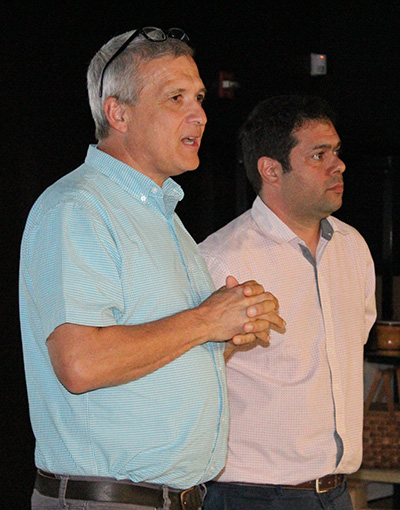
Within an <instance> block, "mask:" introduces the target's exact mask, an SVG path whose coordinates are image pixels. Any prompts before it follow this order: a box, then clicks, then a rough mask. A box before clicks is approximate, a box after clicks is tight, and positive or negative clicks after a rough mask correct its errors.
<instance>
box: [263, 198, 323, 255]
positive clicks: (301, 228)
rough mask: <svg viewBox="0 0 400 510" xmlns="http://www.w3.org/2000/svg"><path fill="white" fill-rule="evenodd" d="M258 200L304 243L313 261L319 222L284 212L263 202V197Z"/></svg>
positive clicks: (282, 209)
mask: <svg viewBox="0 0 400 510" xmlns="http://www.w3.org/2000/svg"><path fill="white" fill-rule="evenodd" d="M260 198H261V199H262V201H263V202H264V203H265V204H266V205H267V206H268V207H269V209H271V211H272V212H273V213H274V214H276V216H278V218H279V219H280V220H281V221H283V223H285V225H287V226H288V227H289V228H290V230H292V231H293V232H294V233H295V234H296V235H297V236H298V237H299V238H300V239H302V240H303V241H304V242H305V243H306V245H307V247H308V249H309V250H310V252H311V254H312V256H313V257H314V259H315V256H316V252H317V246H318V243H319V238H320V220H319V219H314V218H303V217H298V216H297V215H295V214H294V213H293V212H292V211H290V210H286V209H285V208H283V207H280V206H279V205H277V204H273V203H271V201H268V200H265V197H262V196H260Z"/></svg>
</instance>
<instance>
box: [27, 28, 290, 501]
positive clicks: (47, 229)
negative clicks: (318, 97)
mask: <svg viewBox="0 0 400 510" xmlns="http://www.w3.org/2000/svg"><path fill="white" fill-rule="evenodd" d="M187 41H188V37H187V36H186V34H185V33H184V32H183V31H182V30H179V29H171V30H169V31H167V32H165V31H163V30H161V29H158V28H154V27H148V28H143V29H140V30H134V31H133V32H129V33H126V34H122V35H120V36H117V37H115V38H113V39H112V40H111V41H109V42H108V43H107V44H106V45H104V46H103V47H102V48H101V49H100V51H99V52H98V53H97V54H96V55H95V56H94V58H93V60H92V62H91V64H90V67H89V70H88V90H89V98H90V105H91V109H92V114H93V118H94V120H95V124H96V136H97V138H98V140H99V142H98V144H97V145H92V146H90V147H89V151H88V154H87V157H86V160H85V163H84V164H83V165H81V166H80V167H79V168H78V169H76V170H75V171H74V172H71V173H70V174H68V175H66V176H65V177H63V178H62V179H60V180H59V181H58V182H56V183H55V184H53V185H52V186H50V187H49V188H48V189H47V190H46V191H45V192H44V193H43V194H42V195H41V197H40V198H39V199H38V200H37V202H36V204H35V205H34V206H33V208H32V210H31V212H30V215H29V218H28V221H27V224H26V228H25V232H24V236H23V241H22V247H21V270H20V310H21V329H22V339H23V348H24V360H25V369H26V380H27V387H28V396H29V405H30V414H31V421H32V427H33V431H34V434H35V438H36V449H35V460H36V465H37V467H38V473H37V478H36V483H35V490H34V492H33V496H32V508H36V509H37V508H53V509H62V508H69V509H70V510H78V509H79V510H81V509H83V508H91V509H93V510H97V509H104V508H107V509H111V508H113V509H114V508H115V509H116V508H118V509H121V510H122V509H123V508H126V509H127V510H128V509H129V510H145V509H155V508H157V509H161V508H162V509H164V510H183V509H185V510H198V509H199V508H201V506H202V500H203V488H202V484H203V483H204V482H205V481H207V480H210V479H211V478H213V477H214V476H215V475H216V474H217V473H218V472H219V471H220V470H221V469H222V467H223V466H224V462H225V457H226V440H227V427H228V419H227V417H228V410H227V402H226V385H225V365H224V359H223V350H224V345H225V341H227V340H228V341H230V342H231V343H234V344H241V343H248V342H253V341H256V340H257V339H258V340H260V341H267V340H268V338H269V328H270V324H275V326H278V327H283V326H284V322H283V321H282V319H281V318H280V317H279V316H278V315H277V311H276V310H277V301H276V299H275V298H274V297H273V296H272V295H271V294H269V293H266V292H264V289H263V288H262V286H261V285H259V284H258V283H257V282H255V281H247V282H245V283H243V284H241V285H239V284H238V282H237V281H236V280H235V278H233V276H229V277H228V278H227V279H226V282H224V286H223V287H222V288H221V289H220V290H219V291H217V292H213V291H214V286H213V284H212V281H211V278H210V276H209V274H208V271H207V267H206V265H205V263H204V261H203V259H202V258H201V256H200V254H199V251H198V248H197V246H196V244H195V243H194V241H193V240H192V238H191V237H190V236H189V234H188V233H187V231H186V230H185V228H184V226H183V225H182V223H181V222H180V220H179V218H178V217H177V216H176V214H175V212H174V210H175V206H176V205H177V202H178V201H179V200H181V199H182V196H183V192H182V190H181V188H180V187H179V186H178V185H177V184H176V183H175V182H174V181H173V180H172V179H171V177H173V176H176V175H179V174H181V173H183V172H186V171H190V170H194V169H196V168H197V167H198V165H199V159H198V150H199V147H200V142H201V138H202V135H203V132H204V128H205V124H206V120H207V119H206V115H205V113H204V110H203V106H202V102H203V99H204V95H205V89H204V84H203V82H202V80H201V78H200V76H199V73H198V69H197V66H196V64H195V61H194V60H193V52H192V50H191V48H190V47H189V46H188V45H187Z"/></svg>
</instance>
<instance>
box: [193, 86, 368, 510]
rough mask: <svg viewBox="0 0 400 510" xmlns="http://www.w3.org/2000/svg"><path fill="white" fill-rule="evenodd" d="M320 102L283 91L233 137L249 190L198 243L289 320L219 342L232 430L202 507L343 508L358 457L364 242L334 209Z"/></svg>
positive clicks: (338, 183)
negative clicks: (265, 293)
mask: <svg viewBox="0 0 400 510" xmlns="http://www.w3.org/2000/svg"><path fill="white" fill-rule="evenodd" d="M333 119H334V116H333V114H332V112H331V109H330V108H329V106H328V105H327V104H326V102H325V101H324V100H322V99H320V98H316V97H301V96H300V97H299V96H279V97H273V98H270V99H267V100H265V101H262V102H261V103H260V104H259V105H258V106H256V108H255V109H254V111H253V112H252V113H251V114H250V116H249V118H248V119H247V121H246V122H245V124H244V126H243V128H242V130H241V132H240V140H241V144H242V149H243V158H244V163H245V167H246V171H247V175H248V177H249V179H250V181H251V182H252V184H253V187H254V189H255V190H256V192H257V194H258V196H257V198H256V200H255V201H254V204H253V207H252V209H251V210H249V211H247V212H245V213H244V214H243V215H241V216H240V217H239V218H237V219H235V220H233V221H232V222H231V223H229V224H228V225H226V226H225V227H223V228H222V229H221V230H219V231H218V232H216V233H214V234H212V235H211V236H209V237H208V238H207V239H206V240H205V241H204V242H203V243H201V245H200V250H201V252H202V254H203V256H204V257H205V259H206V261H207V264H208V267H209V270H210V273H211V275H212V277H213V279H214V283H216V284H217V285H218V284H219V283H220V282H222V281H223V279H224V277H225V276H226V275H227V274H231V273H233V274H235V275H237V276H238V278H240V279H246V278H247V277H248V276H249V275H252V277H254V278H256V279H257V281H259V282H260V283H261V284H262V285H263V286H264V287H265V288H266V289H268V290H270V291H271V292H273V293H274V295H276V296H277V297H278V298H279V305H280V311H281V312H282V314H283V316H284V317H285V320H286V321H287V327H286V332H285V333H283V334H282V333H281V332H276V331H272V333H271V338H270V344H269V346H267V347H266V346H265V345H255V346H248V347H247V348H243V347H237V348H236V347H235V346H233V348H232V349H230V352H229V353H228V351H227V352H226V355H227V356H228V358H227V379H228V394H229V397H230V409H231V428H230V434H229V443H228V458H227V464H226V467H225V469H224V470H223V471H222V472H221V474H220V475H219V476H218V477H217V479H216V481H215V482H211V483H210V484H209V487H208V496H207V498H206V503H205V508H206V509H207V510H247V509H249V508H252V509H253V508H254V509H257V510H261V509H266V510H267V509H268V510H320V509H325V508H329V509H332V510H348V509H351V508H352V504H351V500H350V496H349V493H348V491H347V486H346V476H345V475H346V474H349V473H352V472H354V471H356V470H357V469H358V468H359V466H360V463H361V456H362V423H363V346H364V343H365V342H366V340H367V337H368V333H369V330H370V328H371V326H372V324H373V323H374V320H375V316H376V311H375V299H374V291H375V276H374V266H373V261H372V258H371V255H370V253H369V250H368V247H367V245H366V243H365V241H364V239H363V238H362V237H361V235H360V234H359V233H358V232H357V231H356V230H355V229H354V228H352V227H351V226H349V225H346V224H345V223H343V222H342V221H339V220H338V219H336V218H334V217H333V216H331V214H332V213H333V212H334V211H336V210H338V209H339V208H340V206H341V204H342V195H343V172H344V170H345V165H344V163H343V161H342V160H341V159H340V157H339V150H340V145H341V142H340V139H339V137H338V134H337V132H336V129H335V127H334V124H333Z"/></svg>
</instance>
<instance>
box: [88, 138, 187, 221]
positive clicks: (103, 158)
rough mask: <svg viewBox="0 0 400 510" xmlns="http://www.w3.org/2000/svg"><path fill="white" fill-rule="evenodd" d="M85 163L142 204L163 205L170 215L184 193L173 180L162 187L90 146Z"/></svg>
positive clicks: (94, 146)
mask: <svg viewBox="0 0 400 510" xmlns="http://www.w3.org/2000/svg"><path fill="white" fill-rule="evenodd" d="M85 163H86V164H87V165H90V166H91V167H93V168H96V169H97V170H98V171H99V172H101V173H102V174H104V175H106V176H107V177H109V178H110V179H112V180H113V181H114V182H116V183H117V184H119V185H120V186H121V187H122V188H123V189H125V191H127V192H128V193H130V194H131V195H132V196H133V197H134V198H136V200H138V201H140V202H142V203H143V204H153V205H154V204H158V205H161V203H163V204H164V208H165V212H166V213H167V214H170V213H172V212H173V211H174V210H175V207H176V206H177V204H178V202H179V201H180V200H182V198H183V196H184V193H183V190H182V188H181V187H180V186H179V184H177V183H176V182H175V181H174V180H173V179H171V178H169V179H167V180H166V181H165V182H164V183H163V185H162V187H160V186H159V185H158V184H156V183H155V182H154V181H153V180H152V179H150V178H149V177H147V176H146V175H144V174H142V173H141V172H139V171H137V170H135V169H134V168H132V167H131V166H129V165H127V164H126V163H123V162H122V161H119V160H118V159H115V158H113V157H112V156H110V155H109V154H107V153H105V152H103V151H101V150H99V149H98V148H97V146H96V145H90V146H89V149H88V152H87V155H86V159H85Z"/></svg>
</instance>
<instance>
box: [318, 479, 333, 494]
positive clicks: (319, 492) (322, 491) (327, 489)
mask: <svg viewBox="0 0 400 510" xmlns="http://www.w3.org/2000/svg"><path fill="white" fill-rule="evenodd" d="M319 481H320V478H317V479H316V480H315V490H316V492H317V494H323V493H324V492H328V491H330V490H331V488H332V487H328V488H326V489H320V488H319Z"/></svg>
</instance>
